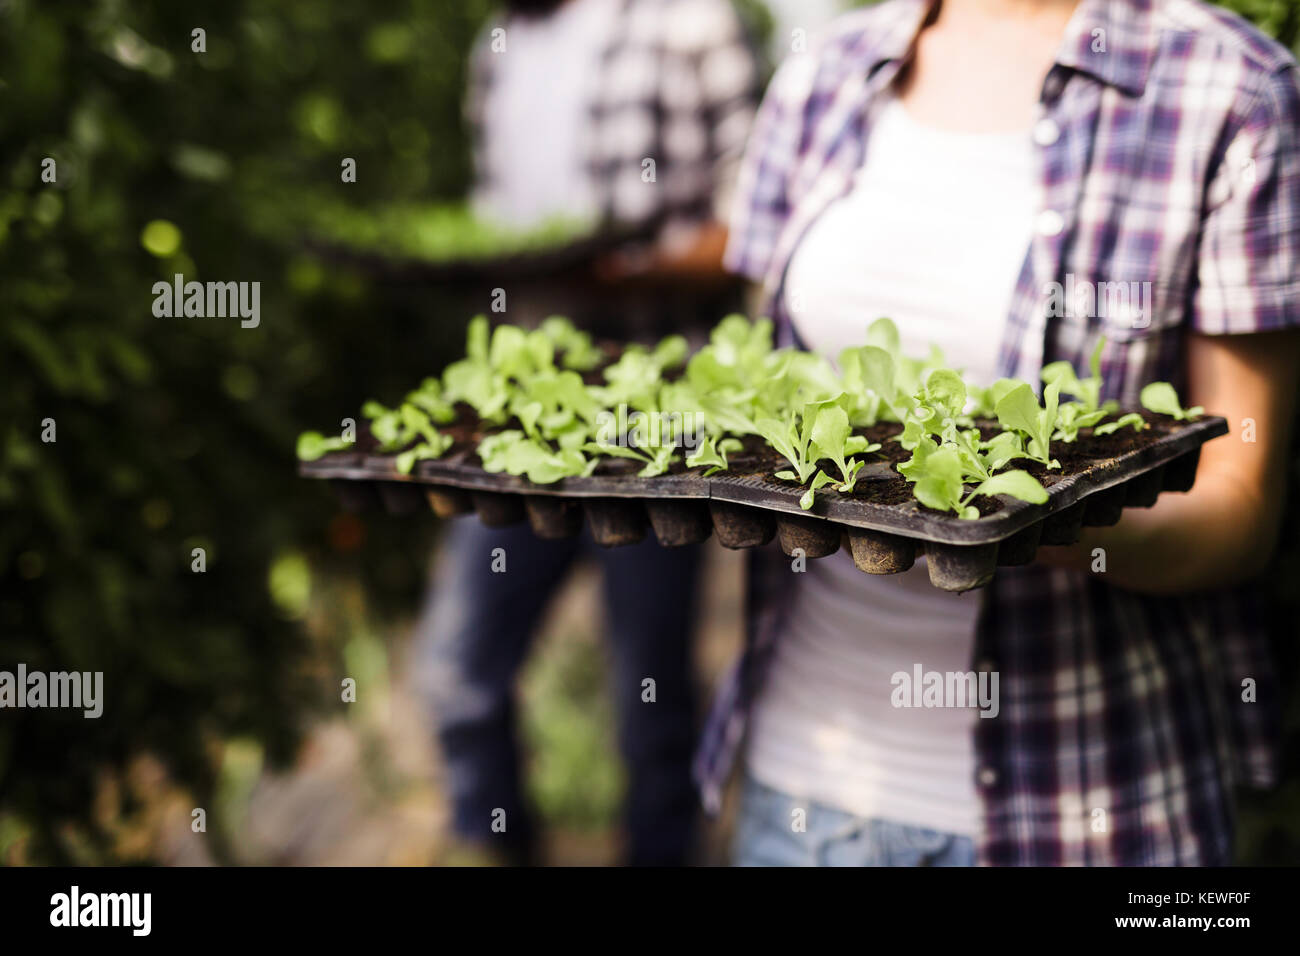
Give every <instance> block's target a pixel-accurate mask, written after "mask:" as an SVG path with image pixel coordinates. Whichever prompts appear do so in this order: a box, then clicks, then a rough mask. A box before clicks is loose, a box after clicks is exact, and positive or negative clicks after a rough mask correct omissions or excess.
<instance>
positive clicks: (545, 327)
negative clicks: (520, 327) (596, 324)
mask: <svg viewBox="0 0 1300 956" xmlns="http://www.w3.org/2000/svg"><path fill="white" fill-rule="evenodd" d="M541 332H542V334H543V335H545V336H546V337H547V338H548V339H550V340H551V344H552V345H554V346H555V350H556V351H557V352H559V353H560V364H561V365H563V366H564V367H565V368H569V369H575V370H576V371H579V372H586V371H590V370H591V369H593V368H595V367H596V366H597V365H599V364H600V363H601V362H602V361H603V360H604V358H605V356H604V354H603V353H602V352H601V351H600V349H598V348H596V346H595V345H593V344H592V342H591V336H590V335H588V334H587V333H586V332H583V331H580V330H579V329H578V328H577V327H576V326H574V324H573V323H572V322H570V321H569V320H568V319H566V318H565V317H564V316H562V315H553V316H551V317H550V318H548V319H546V320H544V321H543V322H542V324H541Z"/></svg>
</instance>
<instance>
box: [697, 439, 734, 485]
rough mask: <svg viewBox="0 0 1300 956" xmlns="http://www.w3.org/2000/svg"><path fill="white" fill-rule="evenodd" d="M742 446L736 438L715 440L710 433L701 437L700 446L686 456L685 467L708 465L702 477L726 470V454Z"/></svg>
mask: <svg viewBox="0 0 1300 956" xmlns="http://www.w3.org/2000/svg"><path fill="white" fill-rule="evenodd" d="M744 447H745V446H744V445H742V444H741V442H740V439H738V438H719V439H716V440H715V439H714V438H713V436H711V435H710V436H708V437H706V438H704V439H701V441H700V447H699V448H697V449H695V451H694V452H692V453H691V454H690V455H688V456H687V457H686V467H687V468H697V467H699V466H701V465H710V466H711V467H710V468H709V470H708V471H706V472H705V473H704V477H705V478H708V477H709V476H710V475H715V474H717V473H718V472H720V471H726V470H727V455H728V454H729V453H731V452H736V451H740V450H741V449H742V448H744Z"/></svg>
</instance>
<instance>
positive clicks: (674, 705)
mask: <svg viewBox="0 0 1300 956" xmlns="http://www.w3.org/2000/svg"><path fill="white" fill-rule="evenodd" d="M496 548H502V549H504V552H505V561H506V571H505V572H504V573H497V572H494V571H493V570H492V563H493V552H494V549H496ZM584 554H585V555H589V556H591V557H594V558H595V559H596V560H597V562H598V564H599V565H600V568H601V571H602V574H603V579H604V599H605V611H606V614H605V619H606V637H607V638H608V641H609V651H610V658H611V662H612V670H613V675H612V676H613V701H614V706H615V711H616V715H617V718H618V725H619V749H620V751H621V753H622V756H623V759H624V761H625V762H626V765H627V797H626V804H625V808H624V815H625V827H626V831H627V860H628V862H629V863H632V864H662V865H672V864H679V863H682V862H684V861H685V859H686V857H687V854H688V852H689V849H690V846H691V843H692V841H693V837H694V829H695V819H696V809H697V801H696V796H695V792H694V788H693V786H692V783H691V777H690V762H691V755H692V751H693V749H694V745H695V735H696V730H697V728H696V722H695V707H694V703H695V700H694V686H693V683H692V680H693V678H692V674H691V656H690V636H691V629H692V625H693V622H694V613H695V589H696V574H697V571H698V568H699V557H700V551H699V548H698V547H686V548H672V549H669V548H661V547H660V546H659V545H658V544H657V543H656V542H655V541H654V540H653V539H652V538H651V539H650V540H647V541H645V542H642V543H641V544H637V545H630V546H627V547H621V548H610V549H605V548H600V547H597V546H596V545H595V544H594V543H593V542H592V541H591V539H590V538H589V537H588V536H587V535H586V533H585V532H584V533H583V534H582V535H580V536H579V537H577V538H570V539H565V540H561V541H546V540H542V539H541V538H538V537H536V536H535V535H534V534H533V533H532V530H531V529H530V528H529V527H528V525H526V524H522V525H515V526H512V527H508V528H488V527H486V526H484V525H483V524H481V523H480V522H479V521H478V519H476V518H474V517H472V516H470V517H465V518H461V519H457V520H456V521H454V522H452V523H451V525H450V526H449V528H448V529H447V536H446V539H445V541H444V544H443V550H442V560H441V561H440V562H439V564H440V569H439V573H438V576H437V578H436V580H435V583H434V586H433V589H432V591H431V592H430V594H429V597H428V599H427V600H426V603H425V608H424V612H423V614H422V615H421V619H420V624H419V632H418V634H417V641H418V645H419V646H418V654H419V660H418V667H419V673H420V679H419V683H420V685H421V687H420V689H421V691H422V692H423V696H424V697H425V700H426V702H427V704H428V705H429V706H430V708H431V710H432V718H433V723H434V727H435V729H436V732H437V736H438V740H439V742H440V744H441V747H442V752H443V756H444V763H445V767H446V773H447V784H448V789H449V794H450V800H451V807H452V826H453V828H454V830H455V832H456V833H457V835H458V836H460V837H461V838H462V839H465V840H467V841H470V842H472V843H477V844H481V845H485V846H491V847H495V848H498V849H503V850H505V851H506V852H507V854H508V855H510V856H512V857H514V858H516V859H528V858H530V854H531V851H532V850H533V844H534V838H535V833H534V824H533V821H532V817H531V815H530V813H529V811H528V807H527V806H526V803H525V800H524V797H523V792H522V790H523V788H522V787H521V783H520V759H519V746H518V742H517V738H516V726H515V724H516V719H515V683H516V678H517V677H518V674H519V671H520V668H521V666H522V664H523V661H524V658H525V657H526V655H527V652H528V648H529V645H530V643H531V641H532V638H533V635H534V632H535V630H536V625H537V623H538V621H539V620H540V618H541V615H542V613H543V611H544V610H545V608H546V605H547V603H548V602H549V600H550V598H551V597H552V595H553V594H554V593H555V592H556V590H558V588H559V586H560V584H561V583H562V582H563V580H564V578H565V576H566V575H567V574H568V572H569V570H570V569H571V568H572V566H573V564H574V562H575V561H576V560H577V559H578V558H579V557H580V556H581V555H584ZM647 677H650V678H653V679H654V681H655V701H654V702H643V701H642V699H641V698H642V685H641V682H642V681H643V680H644V679H645V678H647ZM581 785H582V781H580V780H575V781H574V786H581ZM497 808H500V809H502V810H505V812H506V832H505V833H494V832H493V830H492V820H493V813H494V811H495V810H496V809H497Z"/></svg>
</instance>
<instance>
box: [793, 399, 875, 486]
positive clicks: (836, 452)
mask: <svg viewBox="0 0 1300 956" xmlns="http://www.w3.org/2000/svg"><path fill="white" fill-rule="evenodd" d="M845 398H846V396H840V397H839V398H835V399H831V400H830V401H826V402H820V403H818V405H817V408H816V413H815V418H814V420H813V427H812V444H811V455H812V457H813V458H814V459H818V460H819V459H822V458H829V459H830V461H831V462H832V463H833V464H834V465H835V467H836V469H837V470H838V471H839V473H840V481H839V483H838V484H837V485H836V486H835V489H836V490H837V491H852V490H853V485H854V484H855V483H856V482H857V480H858V472H859V471H861V470H862V466H863V465H864V464H866V463H865V462H864V461H862V460H861V459H857V458H853V457H852V456H854V455H857V454H862V453H864V452H870V451H878V450H879V448H880V445H878V444H869V443H868V441H867V439H866V438H865V437H864V436H862V435H854V434H852V429H851V428H850V426H849V416H848V413H847V412H846V411H845V410H844V408H843V406H842V405H841V404H840V402H841V401H842V400H844V399H845ZM804 414H805V415H806V414H808V406H805V407H804Z"/></svg>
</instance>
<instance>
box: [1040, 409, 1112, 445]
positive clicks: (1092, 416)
mask: <svg viewBox="0 0 1300 956" xmlns="http://www.w3.org/2000/svg"><path fill="white" fill-rule="evenodd" d="M1108 414H1110V413H1109V412H1108V411H1107V410H1106V409H1104V408H1099V409H1097V410H1096V411H1095V412H1087V411H1084V410H1083V405H1081V404H1080V403H1078V402H1066V403H1065V404H1063V405H1061V406H1060V408H1058V409H1057V414H1056V430H1055V431H1053V432H1052V440H1053V441H1063V442H1066V443H1067V444H1068V443H1070V442H1072V441H1075V440H1076V439H1077V438H1078V437H1079V429H1080V428H1088V427H1090V426H1092V425H1096V424H1097V423H1098V422H1099V421H1101V420H1102V419H1103V418H1105V417H1106V416H1107V415H1108Z"/></svg>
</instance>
